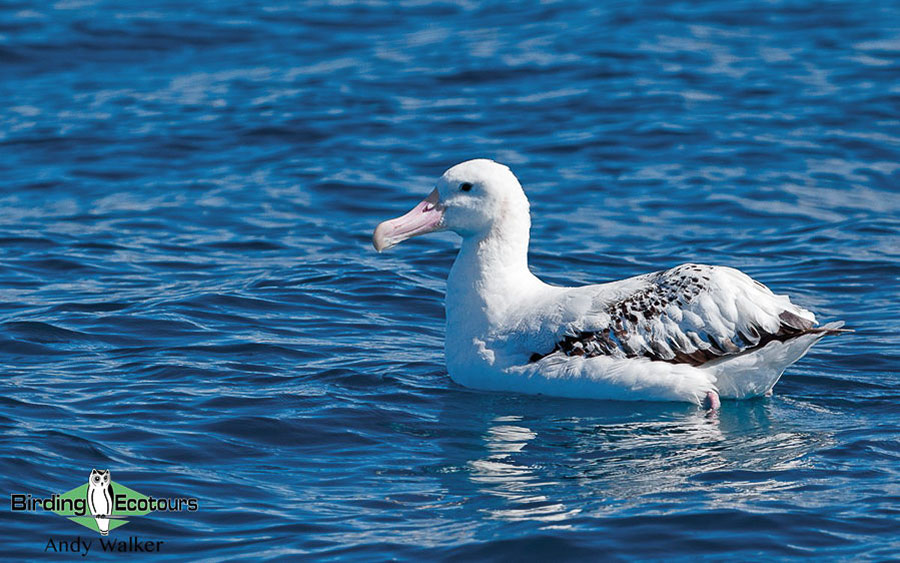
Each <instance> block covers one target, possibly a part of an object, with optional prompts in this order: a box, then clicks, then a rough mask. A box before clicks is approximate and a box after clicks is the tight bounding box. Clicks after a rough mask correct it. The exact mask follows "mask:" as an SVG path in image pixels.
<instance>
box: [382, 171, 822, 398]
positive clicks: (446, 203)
mask: <svg viewBox="0 0 900 563" xmlns="http://www.w3.org/2000/svg"><path fill="white" fill-rule="evenodd" d="M428 202H431V203H430V204H428ZM435 214H440V220H439V221H438V219H435V217H434V215H435ZM407 225H411V227H407ZM530 226H531V222H530V213H529V205H528V200H527V198H526V197H525V194H524V192H523V191H522V189H521V186H520V185H519V183H518V181H517V180H516V178H515V176H513V175H512V173H511V172H510V171H509V170H508V169H507V168H506V167H505V166H502V165H499V164H497V163H495V162H492V161H488V160H475V161H469V162H465V163H462V164H459V165H457V166H455V167H453V168H451V169H450V170H448V171H447V172H446V173H445V174H444V175H443V176H442V177H441V179H440V180H439V181H438V187H437V189H436V190H435V192H434V193H433V194H432V196H430V197H429V199H428V200H426V201H425V202H423V204H420V206H419V207H417V208H416V209H415V210H413V211H412V212H410V213H409V214H407V215H406V216H404V217H402V218H399V219H396V220H393V221H388V222H385V223H382V225H380V226H379V228H378V230H376V234H375V244H376V248H379V250H380V249H381V248H384V247H387V246H392V245H393V244H396V242H399V241H400V240H403V239H404V238H408V237H409V236H414V235H416V234H421V233H422V232H427V231H429V230H438V229H442V228H446V229H451V230H455V231H456V232H458V233H459V234H460V235H462V237H463V243H462V247H461V249H460V252H459V255H458V256H457V258H456V261H455V262H454V264H453V267H452V269H451V271H450V276H449V278H448V280H447V297H446V311H447V325H446V326H447V331H446V340H445V352H446V361H447V369H448V371H449V373H450V377H451V378H452V379H453V380H454V381H456V382H457V383H460V384H461V385H464V386H466V387H471V388H475V389H489V390H497V391H517V392H523V393H532V394H538V393H540V394H545V395H552V396H562V397H578V398H594V399H617V400H663V401H686V402H692V403H697V404H701V403H703V402H704V400H705V399H707V398H708V397H711V396H715V398H716V402H717V399H718V396H722V397H725V398H734V399H743V398H748V397H754V396H758V395H763V394H767V393H769V392H771V390H772V387H773V386H774V385H775V383H776V382H777V381H778V379H779V378H780V377H781V374H782V373H783V372H784V370H785V368H786V367H787V366H789V365H790V364H792V363H793V362H796V361H797V360H798V359H800V358H801V357H802V356H803V355H804V354H805V353H806V351H807V350H808V349H809V348H810V346H812V345H813V344H814V343H815V342H816V341H818V340H819V339H820V338H822V337H823V336H824V335H825V334H827V333H829V332H833V331H835V330H837V328H838V327H839V326H840V325H839V324H834V325H828V326H825V327H822V328H821V329H817V328H813V326H814V324H815V317H814V316H813V314H812V313H811V312H809V311H807V310H805V309H802V308H800V307H798V306H796V305H794V304H792V303H791V302H790V300H789V299H788V298H787V297H784V296H777V295H774V294H773V293H772V292H771V291H769V289H768V288H766V287H765V286H763V285H762V284H760V283H759V282H756V281H754V280H752V279H751V278H750V277H748V276H747V275H745V274H743V273H742V272H740V271H738V270H734V269H732V268H726V267H720V266H719V267H717V266H702V265H695V264H685V265H682V266H678V267H676V268H673V269H671V270H667V271H663V272H655V273H653V274H646V275H643V276H637V277H634V278H629V279H626V280H621V281H615V282H611V283H606V284H601V285H589V286H583V287H556V286H551V285H548V284H546V283H544V282H542V281H541V280H539V279H538V278H537V277H535V276H534V275H533V274H532V273H531V271H530V270H529V268H528V242H529V231H530Z"/></svg>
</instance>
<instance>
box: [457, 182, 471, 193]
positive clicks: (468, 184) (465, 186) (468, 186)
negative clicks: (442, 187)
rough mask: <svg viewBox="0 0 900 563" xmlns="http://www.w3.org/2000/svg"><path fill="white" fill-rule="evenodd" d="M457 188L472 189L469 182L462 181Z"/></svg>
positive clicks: (465, 190)
mask: <svg viewBox="0 0 900 563" xmlns="http://www.w3.org/2000/svg"><path fill="white" fill-rule="evenodd" d="M459 189H461V190H462V191H464V192H467V191H469V190H471V189H472V184H470V183H469V182H463V183H462V184H460V185H459Z"/></svg>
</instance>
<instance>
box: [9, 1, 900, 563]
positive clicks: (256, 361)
mask: <svg viewBox="0 0 900 563" xmlns="http://www.w3.org/2000/svg"><path fill="white" fill-rule="evenodd" d="M0 73H2V74H0V76H2V79H0V99H2V100H3V104H0V178H2V188H0V241H2V246H0V249H2V254H0V257H2V258H0V368H2V377H0V401H2V405H3V408H2V411H0V428H2V434H0V436H2V448H0V464H2V470H0V475H2V477H0V493H2V495H3V496H4V498H6V497H7V495H9V494H12V493H31V494H34V495H35V496H49V495H50V494H52V493H61V492H65V491H68V490H69V489H72V488H74V487H76V486H79V485H83V484H84V483H85V482H86V480H87V477H88V474H89V473H90V470H91V468H100V469H105V468H108V469H110V471H111V474H112V477H113V480H114V481H116V482H120V483H122V484H125V485H127V486H128V487H130V488H132V489H135V490H137V491H139V492H141V493H144V494H147V495H151V496H155V497H158V498H160V497H161V498H170V497H195V498H197V499H198V501H199V510H198V511H196V512H193V513H187V512H180V513H160V512H156V513H152V514H150V515H147V516H143V517H135V518H133V519H132V520H131V521H130V522H129V524H127V525H126V526H125V527H123V528H121V529H120V530H116V531H114V532H112V534H111V536H110V537H118V538H126V537H128V536H129V535H136V536H139V537H141V538H145V539H153V540H164V541H165V543H164V544H163V546H162V548H161V553H160V554H158V555H156V558H160V557H161V558H170V559H178V560H181V559H188V558H190V559H194V558H202V559H211V560H219V559H254V560H255V559H258V558H268V559H294V558H301V557H308V558H315V559H348V560H354V559H355V560H364V561H369V560H383V559H401V560H419V559H423V558H425V559H471V558H477V559H489V560H490V559H505V560H511V559H549V558H552V559H569V558H573V559H576V558H591V559H597V558H604V559H633V558H638V559H684V560H687V559H695V558H698V557H712V558H733V559H769V558H791V557H803V556H816V557H819V558H823V559H850V558H865V559H876V560H878V559H888V558H896V557H900V535H898V529H900V525H898V520H900V446H898V438H900V422H898V412H900V411H898V407H897V404H898V400H900V392H898V386H900V377H898V370H897V366H898V363H900V355H898V346H900V337H898V335H897V319H898V318H900V304H898V274H900V268H898V263H900V262H898V258H900V256H898V255H900V236H898V233H900V196H898V192H900V190H898V185H900V7H898V5H897V4H896V3H892V2H877V1H875V2H872V1H866V0H863V1H856V2H851V1H835V2H824V3H819V2H811V1H805V0H785V1H779V0H776V1H772V2H765V3H760V2H750V1H736V2H701V3H670V2H657V1H647V2H618V3H615V2H614V3H597V2H587V1H583V2H557V3H553V2H547V3H540V4H538V3H535V4H529V5H527V6H526V5H519V4H516V5H512V4H507V3H479V2H467V1H461V2H427V1H423V2H399V3H397V2H361V3H355V2H332V3H328V2H325V3H320V2H307V3H290V2H282V3H279V2H269V1H247V0H242V1H233V0H220V1H217V2H211V1H209V2H190V3H185V2H174V1H168V0H160V1H158V2H126V1H108V2H102V1H93V0H61V1H59V2H56V3H34V2H25V1H19V2H16V1H12V2H4V3H3V4H2V5H0ZM474 157H490V158H494V159H496V160H499V161H501V162H504V163H506V164H508V165H510V166H511V167H512V168H513V170H514V171H515V172H516V173H517V175H518V176H519V178H520V179H521V180H522V183H523V185H524V186H525V189H526V192H527V193H528V195H529V197H530V199H531V202H532V211H533V216H534V220H533V223H534V227H533V233H532V236H533V244H532V254H531V261H532V264H533V267H534V269H535V270H536V272H537V273H538V274H539V275H541V276H542V277H544V278H545V279H547V280H548V281H551V282H554V283H561V284H562V283H572V284H580V283H588V282H600V281H605V280H610V279H618V278H622V277H626V276H630V275H635V274H639V273H643V272H647V271H652V270H657V269H662V268H668V267H671V266H674V265H676V264H679V263H682V262H685V261H696V262H703V263H714V264H724V265H729V266H733V267H737V268H741V269H743V270H744V271H746V272H748V273H749V274H751V275H753V276H754V277H756V278H757V279H759V280H761V281H763V282H764V283H766V284H768V285H769V286H770V287H772V288H773V289H774V290H775V291H776V292H778V293H789V294H790V295H792V296H793V298H794V300H795V301H796V302H799V303H800V304H802V305H804V306H806V307H808V308H810V309H812V310H814V311H815V312H816V313H817V315H818V316H819V318H820V319H822V320H836V319H842V320H844V321H846V323H847V326H848V327H851V328H853V329H855V330H856V332H855V333H853V334H849V335H844V336H841V337H839V338H830V339H827V340H825V341H823V342H822V343H820V344H819V345H818V346H816V347H815V348H814V349H813V350H812V351H811V352H810V353H809V355H808V356H807V357H806V358H805V359H804V360H802V361H801V362H800V363H798V364H796V365H795V366H793V367H791V368H790V369H789V370H788V371H787V373H786V374H785V376H784V377H783V379H782V381H781V382H780V383H779V384H778V386H777V387H776V388H775V395H774V396H773V397H771V398H763V399H759V400H752V401H745V402H726V403H725V404H724V405H723V408H722V410H721V413H720V414H719V415H718V417H708V416H706V414H705V413H704V412H702V411H700V410H699V409H698V408H695V407H692V406H689V405H681V404H674V403H673V404H664V403H658V404H654V403H633V404H623V403H612V402H591V401H573V400H561V399H552V398H547V397H528V396H517V395H514V394H497V393H482V392H474V391H469V390H466V389H464V388H461V387H459V386H457V385H455V384H454V383H452V382H451V381H450V380H449V378H448V376H447V374H446V370H445V368H444V359H443V350H442V345H443V289H444V280H445V278H446V275H447V272H448V269H449V266H450V264H451V262H452V260H453V257H454V254H455V248H456V244H457V241H456V240H454V237H453V235H450V234H444V235H436V236H432V237H424V238H420V239H415V240H411V241H408V242H407V243H404V244H403V245H401V246H399V247H397V248H396V249H395V250H392V251H391V252H389V253H386V254H384V255H377V254H375V252H374V251H373V250H372V248H371V243H370V237H371V232H372V229H373V228H374V226H375V225H376V224H377V223H378V222H379V221H381V220H383V219H386V218H389V217H393V216H396V215H399V214H400V213H402V212H405V211H406V210H407V209H409V208H410V207H412V206H413V205H414V204H415V203H416V202H418V201H419V200H420V199H421V197H422V196H424V195H425V194H427V193H428V191H430V190H431V187H432V185H433V182H434V180H435V178H436V177H437V176H438V175H439V174H440V173H441V172H443V170H444V169H446V168H447V167H449V166H450V165H452V164H454V163H456V162H459V161H462V160H466V159H469V158H474ZM0 520H2V525H0V553H3V556H4V558H18V559H36V558H39V557H44V556H47V555H53V554H52V553H50V552H47V551H46V546H47V541H48V538H55V539H63V540H70V539H74V538H75V537H82V538H85V539H88V538H94V539H96V537H97V536H96V534H95V533H92V532H90V531H89V530H87V529H86V528H82V527H80V526H78V525H76V524H74V523H70V522H67V521H65V520H64V519H63V518H62V517H60V516H56V515H52V514H45V513H40V512H25V513H22V512H12V511H11V510H8V509H7V508H6V505H5V501H4V510H2V511H0ZM99 549H100V548H99V546H97V545H96V542H95V547H94V549H93V550H92V551H91V556H94V555H96V552H97V551H98V550H99ZM59 556H60V557H67V556H66V554H61V555H59ZM69 556H71V554H69ZM67 558H68V557H67Z"/></svg>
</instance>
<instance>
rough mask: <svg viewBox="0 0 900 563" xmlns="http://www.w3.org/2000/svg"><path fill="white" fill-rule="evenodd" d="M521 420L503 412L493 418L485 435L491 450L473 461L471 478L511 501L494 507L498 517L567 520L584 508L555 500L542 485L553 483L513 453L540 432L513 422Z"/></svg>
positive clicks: (518, 450) (486, 490) (494, 515)
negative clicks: (516, 458)
mask: <svg viewBox="0 0 900 563" xmlns="http://www.w3.org/2000/svg"><path fill="white" fill-rule="evenodd" d="M520 421H521V417H518V416H501V417H497V418H495V419H494V420H493V421H492V426H490V427H489V428H488V430H487V432H486V433H485V435H484V439H485V445H486V446H487V448H488V450H489V451H490V453H489V454H488V456H487V457H486V458H483V459H477V460H474V461H471V462H470V463H469V465H470V468H471V472H470V479H471V480H472V482H473V483H476V484H480V485H483V486H484V487H485V488H484V489H483V490H484V491H485V492H487V493H490V494H492V495H496V496H498V497H502V498H503V499H504V500H506V501H508V502H509V503H510V505H509V506H507V507H504V508H499V509H491V510H489V512H490V513H491V516H493V517H494V518H499V519H501V520H538V521H542V522H560V521H565V520H567V519H569V518H571V517H572V516H574V515H576V514H578V512H580V510H578V509H574V510H566V506H565V505H564V504H562V503H559V502H554V501H553V500H551V499H550V498H549V497H547V496H546V495H545V494H543V493H542V489H544V488H547V487H552V486H553V485H554V483H547V482H544V480H543V479H542V478H541V477H540V476H539V475H537V473H536V472H535V471H534V469H533V468H531V467H528V466H526V465H520V464H518V463H516V462H515V460H514V459H512V457H511V454H515V453H517V452H520V451H521V450H522V448H524V447H525V446H526V445H527V444H528V442H530V441H531V440H533V439H534V438H535V436H536V434H535V433H534V432H532V431H531V430H529V429H528V428H525V427H523V426H518V425H516V424H513V423H517V422H520Z"/></svg>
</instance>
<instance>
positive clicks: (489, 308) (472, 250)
mask: <svg viewBox="0 0 900 563" xmlns="http://www.w3.org/2000/svg"><path fill="white" fill-rule="evenodd" d="M530 229H531V219H530V217H529V215H528V211H527V208H526V209H525V211H524V212H523V213H510V214H507V215H505V216H504V217H503V218H501V219H500V220H498V221H497V222H496V223H495V224H494V226H493V228H491V229H490V230H489V231H488V232H487V233H486V234H484V235H481V236H471V237H466V238H464V239H463V244H462V247H461V248H460V251H459V255H458V256H457V257H456V261H455V262H454V263H453V267H452V269H451V270H450V276H449V277H448V279H447V320H448V322H449V323H453V322H454V321H456V320H459V319H454V318H453V317H454V315H466V316H469V317H473V318H471V319H466V320H465V322H464V324H472V323H475V322H477V323H478V324H487V325H493V324H495V323H497V322H499V319H502V318H504V317H505V316H507V313H508V311H509V310H510V308H511V307H515V306H516V303H517V302H520V301H521V300H522V299H523V298H524V297H525V296H527V295H529V294H530V293H532V292H533V291H534V290H535V289H536V288H538V287H540V286H542V285H543V282H541V281H540V280H539V279H538V278H537V277H535V276H534V274H532V273H531V271H530V270H529V269H528V236H529V230H530ZM477 317H481V318H477Z"/></svg>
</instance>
